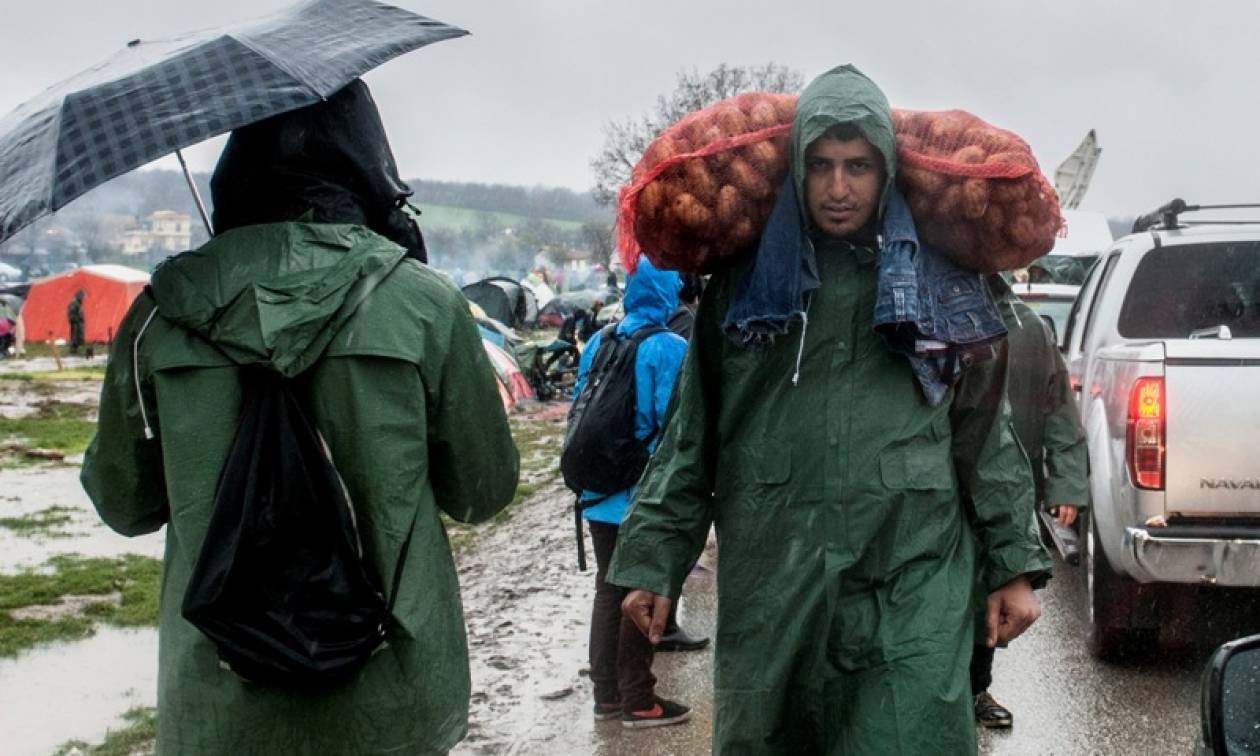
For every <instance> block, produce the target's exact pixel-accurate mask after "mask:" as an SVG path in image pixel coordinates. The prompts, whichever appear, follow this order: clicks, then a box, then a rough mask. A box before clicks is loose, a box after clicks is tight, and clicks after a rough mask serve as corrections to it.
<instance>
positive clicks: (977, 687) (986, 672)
mask: <svg viewBox="0 0 1260 756" xmlns="http://www.w3.org/2000/svg"><path fill="white" fill-rule="evenodd" d="M996 650H997V649H995V648H989V647H988V646H986V645H984V644H983V643H980V644H977V645H975V646H973V647H972V649H971V695H973V696H978V695H980V694H981V693H983V692H985V691H986V690H988V689H989V686H990V685H992V684H993V652H994V651H996Z"/></svg>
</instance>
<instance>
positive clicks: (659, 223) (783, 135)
mask: <svg viewBox="0 0 1260 756" xmlns="http://www.w3.org/2000/svg"><path fill="white" fill-rule="evenodd" d="M795 109H796V96H795V95H781V94H766V93H761V92H750V93H747V94H742V95H739V96H738V97H733V98H731V99H729V100H723V101H721V102H719V103H716V104H714V105H711V106H709V107H707V108H705V109H703V110H697V111H696V112H694V113H691V114H689V115H687V116H686V117H685V118H683V119H682V120H681V121H679V122H678V123H676V124H674V125H673V126H671V127H669V128H668V129H666V130H665V132H664V133H662V134H661V135H660V136H659V137H657V138H656V139H655V140H654V141H653V142H652V144H651V145H649V146H648V148H647V150H646V151H645V152H644V153H643V158H642V159H641V160H640V161H639V164H638V165H636V166H635V168H634V171H633V172H632V173H631V178H630V184H629V185H628V186H625V187H623V188H622V190H621V195H620V197H619V200H618V203H617V248H618V250H619V251H620V253H621V262H622V264H623V265H625V268H626V270H628V271H633V270H634V267H635V265H636V263H637V262H638V259H639V252H640V250H642V251H643V253H644V254H646V255H647V256H648V259H650V260H651V261H652V264H653V265H656V266H657V267H658V268H662V269H665V270H678V271H684V272H709V271H711V270H713V268H714V267H715V266H716V264H717V263H718V262H719V261H720V260H722V259H723V258H725V257H729V256H731V255H734V254H735V253H737V252H739V251H741V250H743V249H745V248H747V247H748V246H749V245H750V244H753V243H754V242H756V241H757V238H758V237H759V236H760V235H761V230H762V229H763V228H764V227H765V225H766V220H767V219H768V218H769V217H770V211H771V210H773V209H774V198H775V192H776V191H778V188H779V185H780V184H781V183H782V182H783V178H784V176H786V175H787V166H788V136H787V135H788V132H789V131H791V129H792V113H793V111H794V110H795Z"/></svg>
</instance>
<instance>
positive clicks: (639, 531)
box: [607, 286, 725, 599]
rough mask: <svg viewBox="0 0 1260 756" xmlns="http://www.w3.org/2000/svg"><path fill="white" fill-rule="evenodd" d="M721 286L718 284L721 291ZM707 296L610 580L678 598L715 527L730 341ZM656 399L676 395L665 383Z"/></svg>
mask: <svg viewBox="0 0 1260 756" xmlns="http://www.w3.org/2000/svg"><path fill="white" fill-rule="evenodd" d="M717 288H719V287H716V286H715V287H712V289H713V290H714V292H716V289H717ZM715 299H716V297H714V296H711V295H710V292H706V298H705V301H704V302H702V303H701V306H700V312H699V314H698V315H697V318H696V320H697V322H696V328H697V332H696V334H695V337H694V339H693V341H692V342H691V346H690V348H686V356H685V358H684V359H683V364H682V369H681V372H679V374H678V381H677V386H676V387H675V390H674V391H673V393H672V395H671V399H670V401H669V403H668V405H667V408H666V410H665V419H664V430H663V431H662V432H661V435H660V437H659V438H660V442H659V444H658V446H657V448H656V451H655V453H653V455H652V460H651V462H649V463H648V467H647V470H645V471H644V473H643V477H642V478H641V479H640V480H639V485H638V487H637V488H636V489H635V495H634V499H633V501H632V502H631V505H630V512H629V514H628V515H627V516H626V519H625V520H623V521H622V523H621V532H620V534H619V536H618V541H617V549H616V550H615V551H614V552H613V561H612V565H611V566H610V567H609V571H608V577H607V580H608V582H610V583H613V584H615V585H620V586H622V587H625V588H640V589H644V590H649V591H652V592H653V593H656V594H658V595H661V596H669V597H671V598H675V599H676V598H677V597H678V595H679V594H680V593H681V592H682V584H683V581H684V580H685V579H686V577H687V572H688V571H689V570H690V569H691V566H692V564H694V563H695V561H696V559H697V558H698V557H699V556H700V552H701V551H702V550H703V549H704V544H705V541H706V540H707V539H708V536H709V528H710V526H711V525H712V523H713V501H712V491H713V473H714V466H715V457H714V450H715V449H716V440H715V433H716V431H715V424H716V418H717V409H716V407H717V401H718V395H717V391H718V386H719V381H718V379H717V368H718V365H719V364H720V363H719V360H720V355H719V354H718V353H717V348H718V347H720V345H721V343H722V340H723V339H724V338H725V337H724V336H723V335H722V333H721V331H720V330H719V327H718V323H719V322H720V319H719V318H718V317H715V316H714V312H713V311H714V310H715V309H716V308H718V307H719V306H720V303H718V302H716V301H714V300H715ZM656 389H657V390H655V391H654V392H653V396H654V401H657V402H659V400H660V399H661V398H662V397H664V396H666V395H670V392H669V389H668V387H666V386H665V384H664V382H662V383H661V384H659V385H658V386H657V387H656Z"/></svg>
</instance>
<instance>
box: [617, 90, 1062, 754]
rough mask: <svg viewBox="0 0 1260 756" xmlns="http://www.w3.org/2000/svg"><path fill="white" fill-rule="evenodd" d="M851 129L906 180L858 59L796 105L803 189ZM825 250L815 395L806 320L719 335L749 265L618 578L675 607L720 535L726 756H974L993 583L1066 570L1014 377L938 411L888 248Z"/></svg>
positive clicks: (824, 243)
mask: <svg viewBox="0 0 1260 756" xmlns="http://www.w3.org/2000/svg"><path fill="white" fill-rule="evenodd" d="M840 122H850V123H853V124H854V125H856V126H857V127H858V128H859V129H860V130H861V131H862V133H863V134H865V135H866V137H867V139H868V140H869V141H870V142H871V143H872V144H873V145H874V146H875V147H876V148H878V149H879V151H880V152H881V153H882V154H883V156H884V158H885V161H886V164H887V167H888V174H889V176H890V177H891V176H892V175H893V172H894V167H895V166H894V161H893V156H894V150H893V142H892V140H893V132H892V126H891V117H890V113H889V109H888V105H887V101H886V100H885V99H884V97H883V94H882V93H880V92H879V90H878V89H877V88H876V87H875V85H874V84H873V83H871V82H870V81H869V80H868V79H867V78H866V77H864V76H862V75H861V74H860V73H858V72H856V71H855V70H854V69H852V68H849V67H843V68H839V69H836V70H834V71H831V72H829V73H827V74H824V75H823V76H822V77H820V78H819V79H818V80H816V81H815V82H814V83H813V84H811V85H810V87H809V88H808V89H807V90H806V91H805V93H804V94H803V95H802V97H801V100H800V103H799V104H798V106H797V112H796V123H795V127H794V131H793V147H792V148H793V153H794V156H795V159H794V163H793V170H794V172H795V175H796V180H797V182H798V185H800V182H801V181H802V180H803V169H802V165H803V160H802V156H803V153H804V150H805V147H807V146H808V145H809V144H810V143H811V142H812V141H813V140H815V139H817V138H818V137H819V136H820V135H821V134H822V133H823V132H824V131H825V130H826V129H827V128H829V127H830V126H831V125H834V124H836V123H840ZM890 180H891V179H890ZM816 249H817V261H818V273H819V277H820V279H821V283H822V285H821V288H820V289H819V290H818V291H816V292H815V293H814V296H813V298H812V301H811V302H810V305H809V327H808V329H807V331H806V334H805V336H804V343H803V362H802V366H801V375H800V380H799V385H793V383H792V376H793V372H794V369H793V368H794V363H795V361H796V356H797V350H798V348H800V347H801V337H802V334H801V324H800V323H795V324H793V325H792V327H791V329H790V330H789V331H788V333H787V334H786V335H785V336H782V337H779V338H778V339H776V340H775V341H774V343H773V344H772V345H771V346H770V347H769V348H768V350H766V351H764V352H757V351H750V350H747V349H744V348H741V347H739V346H736V345H735V344H733V343H732V342H730V341H729V340H728V339H727V338H726V336H725V335H724V334H723V333H722V331H721V323H722V320H723V317H724V313H725V312H726V309H727V307H728V306H729V304H730V300H731V296H732V292H733V291H734V289H735V286H736V284H737V282H738V281H739V277H740V276H741V275H742V273H743V270H744V268H745V267H746V266H737V267H735V268H733V269H731V270H728V271H725V272H723V273H719V274H717V275H715V276H714V278H713V281H712V282H711V285H710V287H709V288H708V290H706V292H705V296H704V299H703V301H702V303H701V306H700V311H699V314H698V317H697V323H696V331H695V336H694V341H693V342H692V345H691V348H690V350H689V352H688V354H687V359H686V362H685V364H684V367H683V371H682V374H681V376H680V378H679V384H678V389H677V393H676V394H675V397H674V404H673V407H672V412H671V416H670V417H669V419H668V420H667V424H666V428H665V431H664V434H663V435H662V439H661V443H660V447H659V448H658V449H657V450H656V454H655V455H654V457H653V459H652V462H651V464H650V465H649V467H648V469H647V471H646V472H645V473H644V477H643V479H642V481H641V482H640V485H639V488H638V492H637V496H636V498H635V501H634V502H633V504H632V508H631V510H630V513H629V515H628V517H627V519H626V520H625V521H624V523H623V524H622V527H621V536H620V540H619V542H618V544H617V552H616V555H615V557H614V560H613V564H612V568H611V571H610V573H609V580H610V581H611V582H614V583H617V584H619V585H622V586H626V587H633V588H642V589H647V590H651V591H653V592H656V593H658V594H662V595H667V596H672V597H677V596H678V594H679V590H680V588H681V586H682V582H683V580H684V578H685V577H686V575H687V571H688V569H689V567H690V566H691V564H692V562H693V560H694V559H695V558H696V556H697V555H698V554H699V553H700V551H701V548H702V547H703V544H704V541H705V538H706V536H707V533H708V530H709V526H710V524H715V525H716V528H717V535H718V544H719V565H718V628H717V642H716V658H715V664H716V668H715V675H714V678H715V679H714V688H715V696H716V701H715V714H714V724H713V728H714V731H713V751H714V753H715V754H722V755H724V756H733V755H735V754H738V755H740V756H744V755H745V754H787V753H791V754H829V755H833V756H834V755H838V754H965V753H971V752H974V750H975V734H974V724H973V721H972V716H973V715H972V708H971V695H970V686H969V679H968V673H967V668H968V662H969V660H970V657H971V647H972V639H973V636H972V633H973V626H972V617H973V614H972V611H973V594H974V591H975V586H976V581H977V570H980V571H981V573H982V577H981V582H982V585H984V586H986V587H987V588H988V589H989V590H992V589H995V588H998V587H999V586H1002V585H1003V584H1005V583H1006V582H1008V581H1010V580H1011V579H1013V578H1015V577H1016V576H1019V575H1021V574H1030V575H1031V576H1033V577H1034V579H1037V578H1039V577H1041V576H1042V575H1043V574H1044V571H1045V570H1046V569H1048V567H1049V561H1048V558H1047V557H1046V555H1045V552H1044V550H1043V549H1042V547H1041V545H1040V543H1039V541H1038V539H1037V533H1036V530H1035V527H1034V524H1033V522H1032V519H1031V512H1032V501H1031V500H1032V495H1033V486H1032V480H1031V477H1030V476H1029V471H1028V462H1027V459H1026V457H1025V456H1024V454H1023V451H1022V450H1021V449H1020V447H1019V445H1018V443H1017V442H1016V441H1015V439H1014V436H1013V435H1012V431H1011V427H1010V416H1009V410H1008V408H1007V406H1006V404H1005V402H1004V401H1003V394H1002V391H1003V380H1004V375H1003V374H1002V371H1001V370H1000V369H998V370H987V371H976V372H975V374H974V376H973V375H972V374H971V373H970V371H969V373H968V374H966V375H964V377H963V379H962V382H961V383H960V384H959V385H958V386H957V387H955V388H954V389H953V393H952V396H950V397H949V399H948V401H946V402H945V403H944V404H942V405H941V406H939V407H931V406H929V404H928V403H927V401H926V400H925V399H924V397H923V395H922V393H921V391H920V389H919V386H918V384H917V383H916V381H915V378H914V376H913V374H912V372H911V369H910V365H909V363H908V362H907V360H906V359H905V358H904V357H901V356H898V355H896V354H894V353H893V352H891V351H890V350H889V349H888V348H887V347H886V346H885V343H884V341H883V340H882V338H881V337H880V336H878V335H877V334H876V333H875V332H874V331H873V330H872V328H871V324H872V318H873V310H874V300H875V290H876V268H875V260H876V252H875V250H872V249H867V248H863V247H854V246H852V245H850V244H848V243H846V242H843V241H839V240H828V239H817V240H816ZM999 367H1000V366H999ZM977 544H978V545H977Z"/></svg>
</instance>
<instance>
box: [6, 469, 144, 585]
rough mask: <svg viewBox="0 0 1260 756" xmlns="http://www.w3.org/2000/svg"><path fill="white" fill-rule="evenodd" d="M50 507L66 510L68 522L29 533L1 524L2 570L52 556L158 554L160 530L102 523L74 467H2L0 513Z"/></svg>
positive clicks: (26, 512) (26, 566)
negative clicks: (120, 529)
mask: <svg viewBox="0 0 1260 756" xmlns="http://www.w3.org/2000/svg"><path fill="white" fill-rule="evenodd" d="M49 507H64V508H66V509H67V510H70V512H68V514H69V515H70V517H71V520H70V522H68V523H66V524H64V525H59V526H57V527H55V528H52V530H51V532H50V533H39V532H36V533H32V534H27V535H22V534H19V533H16V532H14V531H13V530H10V529H8V528H0V572H3V573H13V572H20V571H22V570H28V569H31V568H34V567H38V566H40V565H42V564H43V563H44V562H46V561H48V559H49V557H52V556H54V555H56V554H82V555H83V556H89V557H113V556H121V555H122V554H139V555H141V556H149V557H153V558H155V559H161V558H162V551H163V547H164V544H165V540H164V539H165V535H164V533H163V531H161V530H159V531H158V532H156V533H150V534H148V535H143V536H139V537H136V538H127V537H126V536H121V535H118V534H117V533H115V532H114V531H112V530H110V529H109V528H108V527H106V526H105V525H104V524H103V523H102V522H101V519H100V517H98V516H97V514H96V510H95V509H94V508H93V507H92V502H91V501H90V500H89V499H88V497H87V494H86V493H84V492H83V487H82V486H81V485H80V484H79V468H78V467H68V466H65V467H31V468H18V469H13V470H0V517H23V516H25V515H30V514H33V513H35V512H39V511H42V510H45V509H48V508H49Z"/></svg>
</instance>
